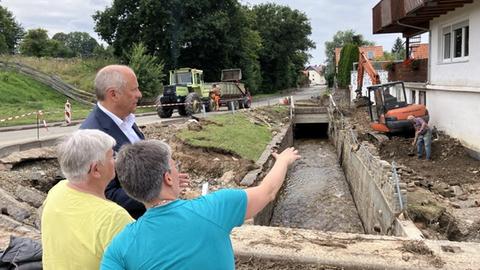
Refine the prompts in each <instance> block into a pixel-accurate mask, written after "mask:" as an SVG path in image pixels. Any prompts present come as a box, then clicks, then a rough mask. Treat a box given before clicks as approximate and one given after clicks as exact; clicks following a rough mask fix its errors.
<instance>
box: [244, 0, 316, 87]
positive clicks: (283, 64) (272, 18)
mask: <svg viewBox="0 0 480 270" xmlns="http://www.w3.org/2000/svg"><path fill="white" fill-rule="evenodd" d="M252 12H253V13H254V15H255V24H254V26H253V29H254V30H256V31H258V33H259V34H260V37H261V38H262V45H263V47H262V49H261V50H260V54H259V57H260V58H259V59H260V65H261V69H262V78H263V81H262V90H263V91H264V92H273V91H276V90H279V89H285V88H288V87H292V86H296V84H297V83H298V78H299V77H298V76H299V73H300V71H301V70H303V69H304V66H305V63H306V62H307V60H308V58H309V55H308V54H307V51H308V50H309V49H311V48H315V44H314V43H313V41H311V40H310V39H309V38H308V36H309V35H310V34H311V30H312V29H311V26H310V22H309V20H308V18H307V16H306V15H305V14H304V13H302V12H300V11H298V10H292V9H290V8H289V7H286V6H279V5H276V4H272V3H269V4H261V5H256V6H254V7H253V10H252Z"/></svg>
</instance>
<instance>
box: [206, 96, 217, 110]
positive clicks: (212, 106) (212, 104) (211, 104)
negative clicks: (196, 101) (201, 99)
mask: <svg viewBox="0 0 480 270" xmlns="http://www.w3.org/2000/svg"><path fill="white" fill-rule="evenodd" d="M214 110H215V101H213V99H211V98H209V99H208V101H207V102H205V111H207V112H211V111H214Z"/></svg>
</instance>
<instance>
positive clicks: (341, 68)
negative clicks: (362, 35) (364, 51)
mask: <svg viewBox="0 0 480 270" xmlns="http://www.w3.org/2000/svg"><path fill="white" fill-rule="evenodd" d="M358 55H359V50H358V46H356V45H354V44H351V43H349V44H346V45H345V46H343V48H342V51H341V52H340V61H339V62H338V75H337V76H338V85H339V86H340V87H348V85H349V84H350V71H351V70H352V65H353V63H354V62H358Z"/></svg>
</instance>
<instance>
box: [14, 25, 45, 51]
mask: <svg viewBox="0 0 480 270" xmlns="http://www.w3.org/2000/svg"><path fill="white" fill-rule="evenodd" d="M49 41H50V39H49V37H48V34H47V30H45V29H42V28H37V29H30V30H28V32H27V34H26V35H25V38H24V39H23V41H22V43H21V44H20V52H21V53H22V54H24V55H27V56H36V57H42V56H47V55H48V54H49V50H50V48H49V46H51V45H50V42H49Z"/></svg>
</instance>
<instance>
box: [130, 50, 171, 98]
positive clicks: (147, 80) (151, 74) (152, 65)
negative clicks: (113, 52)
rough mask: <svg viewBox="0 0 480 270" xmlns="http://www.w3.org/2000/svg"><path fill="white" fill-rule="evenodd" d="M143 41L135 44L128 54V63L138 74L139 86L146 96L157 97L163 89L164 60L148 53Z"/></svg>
mask: <svg viewBox="0 0 480 270" xmlns="http://www.w3.org/2000/svg"><path fill="white" fill-rule="evenodd" d="M146 51H147V49H146V47H145V45H143V43H138V44H134V45H133V48H132V50H131V52H130V53H129V54H128V55H126V58H128V60H129V63H128V65H129V66H130V67H131V68H132V69H133V70H134V71H135V74H136V75H137V80H138V85H139V88H140V89H141V90H142V94H143V97H144V98H155V97H157V96H158V95H159V94H160V93H161V91H162V79H163V77H164V74H163V66H164V64H163V62H161V61H159V60H158V59H157V57H155V56H153V55H149V54H147V52H146Z"/></svg>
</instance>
